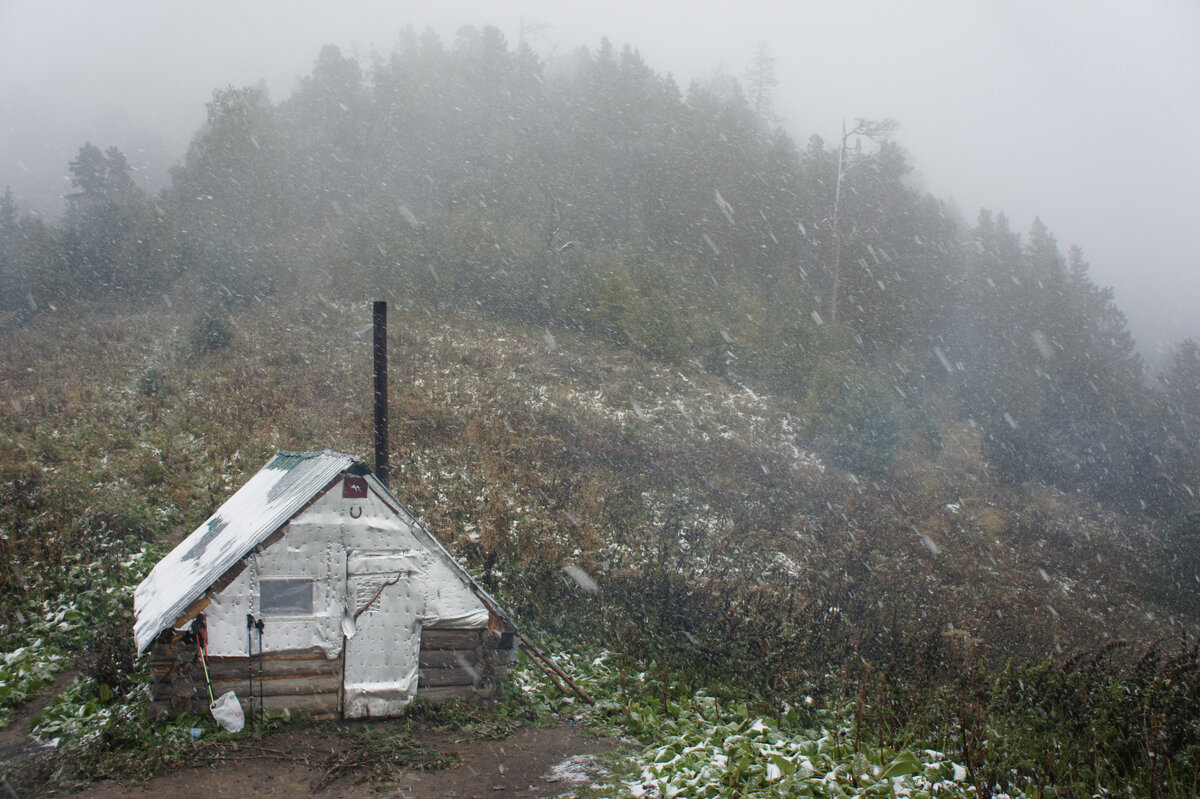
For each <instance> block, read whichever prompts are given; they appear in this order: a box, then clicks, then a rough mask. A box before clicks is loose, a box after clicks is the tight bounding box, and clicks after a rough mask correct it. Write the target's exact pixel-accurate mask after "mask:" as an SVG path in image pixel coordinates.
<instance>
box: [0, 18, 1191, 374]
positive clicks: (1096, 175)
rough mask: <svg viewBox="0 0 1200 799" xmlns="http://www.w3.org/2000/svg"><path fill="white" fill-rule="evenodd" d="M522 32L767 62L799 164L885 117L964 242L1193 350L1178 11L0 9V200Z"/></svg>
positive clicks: (655, 57)
mask: <svg viewBox="0 0 1200 799" xmlns="http://www.w3.org/2000/svg"><path fill="white" fill-rule="evenodd" d="M464 24H471V25H476V26H483V25H485V24H492V25H495V26H496V27H498V28H500V30H501V31H503V33H504V34H505V36H506V37H507V39H508V41H509V43H510V45H512V46H515V44H516V42H517V41H518V39H519V38H520V37H521V35H522V30H524V31H525V37H526V40H527V41H528V42H529V43H530V44H531V45H532V46H533V47H534V49H535V50H536V51H537V52H538V53H540V54H541V55H543V56H550V55H552V54H555V53H558V54H562V53H569V52H570V51H572V50H574V49H575V48H576V47H579V46H581V45H586V46H590V47H593V48H594V47H595V46H596V45H597V44H598V43H599V41H600V38H601V37H602V36H607V37H608V38H609V39H611V40H612V41H613V43H614V44H615V45H617V46H618V47H620V46H622V45H624V44H630V45H633V46H634V47H636V48H637V49H638V50H639V51H640V52H641V54H642V56H643V57H644V58H645V60H646V62H647V64H648V65H649V66H650V67H651V68H652V69H654V70H655V71H657V72H659V73H666V72H670V73H672V74H673V75H674V76H675V79H676V81H677V83H679V85H680V86H681V87H684V88H686V87H687V85H688V83H689V82H691V81H692V80H694V79H699V80H704V79H707V78H709V77H711V75H712V74H713V73H714V72H715V71H716V70H718V69H724V70H725V71H726V72H727V73H728V74H730V75H733V76H734V77H738V78H741V77H742V76H743V75H744V74H745V72H746V68H747V66H748V64H749V62H750V59H751V57H752V54H753V52H754V49H755V47H756V46H757V45H758V44H759V43H764V42H765V43H766V44H767V45H768V46H769V47H770V49H771V50H772V52H773V53H774V55H775V56H776V57H777V59H778V63H777V76H778V78H779V86H778V88H777V90H776V98H775V104H776V112H777V113H778V114H779V116H780V117H781V119H782V124H783V125H784V126H785V127H786V128H787V130H788V131H789V132H791V133H792V135H793V136H794V137H795V138H796V139H797V141H798V142H799V143H800V144H801V146H803V144H804V142H805V140H806V139H807V138H808V136H809V135H811V134H813V133H817V134H819V135H821V136H823V137H824V138H825V139H826V141H827V142H832V141H834V140H835V138H836V137H837V135H838V132H839V131H840V128H841V124H842V120H843V119H846V120H847V121H850V122H852V121H853V119H854V118H856V117H867V118H875V119H879V118H883V117H894V118H896V119H897V120H898V121H899V122H900V123H901V127H900V129H899V130H898V131H897V133H896V134H895V136H896V139H897V141H898V142H899V143H900V144H901V146H903V147H904V148H905V149H906V150H907V151H908V155H909V160H910V162H911V163H912V165H913V166H914V167H915V169H916V171H917V173H918V174H919V176H920V177H921V179H922V180H923V182H924V185H925V187H926V188H927V189H928V190H929V191H930V192H932V193H933V194H935V195H936V196H938V197H940V198H943V199H948V200H953V202H954V203H955V204H956V206H957V207H958V209H959V210H960V212H961V213H962V215H963V216H964V217H965V219H966V220H967V222H968V223H973V222H974V220H975V218H976V215H977V214H978V211H979V209H980V208H981V207H986V208H990V209H992V210H993V211H997V212H999V211H1003V212H1005V213H1007V214H1008V216H1009V218H1010V220H1011V222H1012V226H1013V228H1014V229H1016V230H1017V231H1019V232H1021V233H1022V234H1024V233H1026V232H1027V231H1028V229H1029V226H1030V224H1031V223H1032V221H1033V218H1034V217H1035V216H1040V217H1041V219H1042V220H1043V221H1044V222H1045V223H1046V225H1047V226H1048V227H1049V228H1050V230H1051V231H1052V232H1053V233H1054V234H1055V235H1056V236H1057V237H1058V240H1059V243H1060V245H1061V246H1062V248H1063V249H1064V251H1065V250H1066V248H1067V247H1068V246H1070V245H1071V244H1079V245H1080V246H1081V247H1082V248H1083V250H1084V255H1085V257H1086V259H1087V260H1088V261H1090V262H1091V264H1092V277H1093V279H1094V280H1095V281H1096V282H1098V283H1100V284H1101V285H1111V286H1113V287H1114V289H1115V292H1116V300H1117V303H1118V305H1119V306H1120V307H1121V308H1122V310H1124V311H1125V312H1126V314H1127V316H1128V317H1129V319H1130V325H1131V328H1132V330H1133V332H1134V335H1135V336H1136V337H1137V338H1138V341H1139V345H1140V349H1142V351H1143V352H1146V353H1150V354H1152V353H1153V352H1154V351H1155V350H1156V349H1157V348H1158V345H1159V343H1160V341H1162V340H1177V339H1180V338H1183V337H1188V336H1190V337H1193V338H1200V318H1197V314H1196V311H1197V310H1200V275H1198V274H1197V270H1196V268H1195V267H1196V266H1197V257H1196V253H1198V252H1200V220H1197V219H1196V216H1197V213H1200V189H1198V186H1200V148H1198V147H1197V146H1196V144H1195V143H1194V141H1193V139H1194V135H1195V131H1197V130H1200V124H1198V123H1200V4H1198V3H1195V2H1192V0H1176V1H1175V2H1168V1H1166V0H1143V1H1142V2H1119V1H1118V0H1072V1H1071V2H1059V1H1058V0H1056V2H1053V3H1044V2H1034V1H1033V0H997V1H996V2H992V3H988V2H981V1H980V0H944V1H942V2H895V1H894V0H893V1H892V2H888V1H887V0H837V1H836V2H834V1H833V0H829V1H827V2H802V1H799V0H793V1H792V2H784V1H783V0H781V1H780V2H762V1H761V0H742V2H739V3H727V4H723V5H722V7H720V8H709V7H701V6H700V5H699V4H696V3H695V2H694V0H689V2H680V1H679V0H669V1H664V0H656V2H646V0H638V1H637V2H634V1H633V0H608V2H604V3H589V4H586V5H584V4H578V5H576V4H572V3H564V2H562V1H561V0H555V1H554V2H551V1H550V0H488V1H485V0H470V1H469V2H468V1H465V0H463V1H459V2H453V1H452V2H443V3H438V4H431V3H427V2H420V3H418V2H408V1H407V0H405V1H401V0H376V1H375V2H367V1H366V0H357V1H353V0H350V1H345V2H338V3H332V2H315V0H289V1H288V2H283V1H282V0H276V1H275V2H267V1H266V0H259V1H258V2H252V1H251V0H240V2H235V1H231V0H208V2H205V3H169V2H163V1H162V0H158V1H157V2H154V1H151V0H107V1H106V2H99V1H96V2H89V1H85V0H76V1H75V2H66V1H65V0H0V189H2V187H3V186H5V185H10V186H12V188H13V191H14V193H16V194H17V196H18V199H19V201H20V202H21V205H22V207H24V208H26V209H28V208H33V209H39V210H42V211H44V212H47V213H55V212H56V211H57V207H58V205H59V203H58V200H57V198H58V197H60V196H61V195H62V194H65V193H66V192H67V191H68V190H69V184H68V182H67V179H66V164H67V162H68V161H69V160H70V159H71V158H73V157H74V155H75V154H76V152H77V151H78V149H79V147H80V145H82V144H83V143H84V142H85V141H88V140H91V141H92V142H93V143H94V144H97V145H99V146H100V147H102V148H103V147H108V146H110V145H116V146H118V147H120V148H121V149H122V150H123V151H124V152H125V153H126V155H127V156H129V159H130V162H131V163H132V164H134V166H135V167H140V168H141V172H140V174H139V176H138V177H139V180H140V181H141V182H142V183H143V185H146V186H148V187H157V186H159V185H161V184H162V183H163V181H164V180H165V170H166V168H167V167H168V166H170V165H171V164H172V163H174V162H175V161H177V160H178V159H179V157H180V156H181V155H182V153H183V150H184V148H185V147H186V145H187V142H188V140H189V139H190V137H191V135H192V134H193V133H194V132H195V130H196V128H197V127H198V126H199V124H200V123H201V122H202V121H203V119H204V103H205V102H206V101H207V100H208V99H210V97H211V94H212V90H213V89H215V88H218V87H221V86H225V85H230V84H232V85H235V86H244V85H248V84H254V83H257V82H258V81H259V80H260V79H261V80H265V82H266V84H267V86H268V88H269V89H270V91H271V96H272V98H273V99H274V100H275V101H279V100H282V99H284V98H286V97H287V96H288V95H289V94H290V92H291V91H292V89H293V88H294V86H295V82H296V80H297V79H298V78H299V77H300V76H301V75H304V74H307V73H308V72H309V71H310V69H311V67H312V64H313V62H314V60H315V59H316V55H317V52H318V50H319V49H320V47H321V46H322V45H324V44H327V43H332V44H336V45H339V46H340V47H341V48H342V50H343V52H344V53H347V54H357V55H358V56H359V57H360V59H361V60H362V61H363V62H364V65H365V64H366V63H367V62H368V61H369V56H370V54H371V53H372V52H373V51H374V52H378V53H381V54H386V53H387V52H388V51H390V50H391V48H392V45H393V44H394V43H395V41H396V38H397V35H398V33H399V31H400V30H401V29H403V28H404V27H405V26H407V25H412V26H413V27H415V28H416V29H417V30H418V31H420V30H423V29H424V28H426V27H432V28H433V29H434V30H435V31H436V32H437V33H438V34H439V35H440V36H441V38H442V40H443V42H445V43H447V44H451V43H453V41H454V36H455V31H456V30H457V29H458V27H459V26H461V25H464Z"/></svg>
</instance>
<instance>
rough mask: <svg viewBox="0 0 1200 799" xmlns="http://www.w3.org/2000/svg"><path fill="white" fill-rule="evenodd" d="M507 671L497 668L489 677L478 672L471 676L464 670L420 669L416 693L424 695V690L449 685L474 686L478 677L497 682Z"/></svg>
mask: <svg viewBox="0 0 1200 799" xmlns="http://www.w3.org/2000/svg"><path fill="white" fill-rule="evenodd" d="M505 671H507V669H503V668H497V669H494V670H493V671H492V673H491V674H490V675H483V674H481V673H480V672H475V673H474V674H472V673H471V672H470V671H467V670H466V669H421V670H420V671H419V672H418V677H417V685H418V686H420V687H419V688H418V689H417V691H418V692H419V693H424V691H425V688H426V687H429V688H444V687H446V686H450V685H475V684H476V683H478V682H479V680H480V677H487V676H490V677H492V679H494V680H499V679H500V678H501V677H503V676H504V672H505Z"/></svg>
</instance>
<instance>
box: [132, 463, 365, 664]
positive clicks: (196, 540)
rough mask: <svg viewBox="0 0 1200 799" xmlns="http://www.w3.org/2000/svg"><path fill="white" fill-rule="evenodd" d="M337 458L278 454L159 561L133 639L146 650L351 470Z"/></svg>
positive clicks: (139, 601) (136, 607)
mask: <svg viewBox="0 0 1200 799" xmlns="http://www.w3.org/2000/svg"><path fill="white" fill-rule="evenodd" d="M359 463H360V462H359V461H358V459H357V458H354V457H351V456H350V455H343V454H342V453H340V452H333V451H330V450H325V451H323V452H280V453H279V454H277V455H276V456H275V457H274V458H272V459H271V460H270V461H269V462H268V463H267V465H266V466H264V467H263V468H262V469H261V470H260V471H259V472H258V474H256V475H254V476H253V477H251V478H250V480H249V481H248V482H247V483H246V484H245V485H244V486H242V487H241V488H240V489H239V490H238V492H237V493H236V494H234V495H233V496H232V497H230V498H229V499H228V500H227V501H226V502H225V504H224V505H222V506H221V507H220V508H218V509H217V512H216V513H214V514H213V515H212V516H211V517H209V519H208V521H206V522H205V523H204V524H202V525H200V526H199V527H197V528H196V530H195V531H194V532H193V533H192V534H191V535H189V536H188V537H187V538H185V539H184V540H183V542H182V543H180V544H179V546H177V547H175V549H173V550H171V552H170V553H169V554H168V555H167V556H166V557H165V558H163V559H162V560H161V561H159V562H158V564H157V565H156V566H155V567H154V569H153V570H151V572H150V574H149V575H147V576H146V579H145V580H143V581H142V582H141V584H140V585H139V586H138V587H137V590H136V591H134V594H133V613H134V617H135V619H136V621H135V622H134V625H133V634H134V638H135V639H136V641H137V648H138V651H139V652H141V651H142V650H143V649H145V648H146V647H147V646H148V645H149V644H150V642H151V641H153V640H154V638H155V636H157V635H158V634H159V633H160V632H162V631H163V630H164V629H166V628H167V626H168V625H170V624H172V623H173V622H174V621H175V620H176V619H177V618H179V616H180V614H182V613H183V612H184V611H185V610H186V609H187V608H188V606H189V605H191V604H192V603H193V602H195V601H196V600H197V599H199V598H200V597H201V596H203V594H204V592H205V591H207V590H208V588H209V586H211V585H212V584H213V583H214V582H215V581H216V580H217V579H219V578H220V577H221V575H223V574H225V572H227V571H229V569H230V568H232V567H233V566H234V564H236V563H237V562H238V561H239V560H241V559H242V558H244V557H245V556H246V554H247V553H249V552H250V550H252V549H254V547H256V546H257V545H258V544H260V543H261V542H262V541H263V540H264V539H265V538H267V537H268V536H270V535H271V534H272V533H274V532H275V531H276V530H278V529H279V528H280V527H282V526H283V525H284V524H285V523H287V521H288V520H289V519H291V518H292V517H293V516H294V515H296V513H297V512H298V511H299V510H300V509H301V508H303V507H304V506H305V504H307V503H308V501H309V500H310V499H312V498H313V496H314V495H316V494H317V492H319V491H321V490H322V489H323V488H325V487H326V486H328V485H329V484H330V483H331V482H332V481H333V480H334V479H335V478H336V477H337V476H338V475H340V474H341V473H342V472H344V471H345V470H346V469H348V468H349V467H351V466H353V465H355V464H359Z"/></svg>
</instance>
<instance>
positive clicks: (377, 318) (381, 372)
mask: <svg viewBox="0 0 1200 799" xmlns="http://www.w3.org/2000/svg"><path fill="white" fill-rule="evenodd" d="M371 321H372V325H373V327H374V334H375V335H374V348H373V349H374V354H375V476H376V477H378V478H379V482H381V483H383V484H384V486H387V485H388V385H387V301H386V300H376V301H375V304H374V309H373V313H372V319H371Z"/></svg>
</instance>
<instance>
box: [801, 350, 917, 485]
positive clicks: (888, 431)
mask: <svg viewBox="0 0 1200 799" xmlns="http://www.w3.org/2000/svg"><path fill="white" fill-rule="evenodd" d="M815 432H816V444H817V448H818V449H819V450H821V451H822V452H824V453H825V454H827V455H829V456H830V457H832V458H833V459H834V460H836V461H837V462H838V463H840V464H841V465H842V466H844V467H845V468H847V469H849V470H850V471H853V472H858V473H860V474H864V475H867V476H869V477H882V476H883V475H886V474H887V472H888V470H889V469H890V468H891V465H892V459H893V458H894V457H895V455H896V452H897V450H899V448H900V445H901V444H902V443H903V441H904V438H903V436H904V425H903V416H902V413H901V410H900V407H899V405H898V403H897V402H896V401H895V400H894V399H893V398H892V392H891V391H890V389H889V388H888V387H887V386H886V385H885V384H884V382H883V381H882V380H880V379H878V378H875V377H873V376H872V375H869V374H866V373H859V372H854V373H851V374H849V375H847V376H846V378H845V379H844V380H843V381H842V385H841V388H840V390H839V391H837V393H836V394H835V395H834V397H833V398H832V401H831V403H830V405H829V407H828V409H827V410H826V412H825V415H824V417H823V418H822V419H821V420H820V421H819V422H818V423H817V425H816V430H815Z"/></svg>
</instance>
